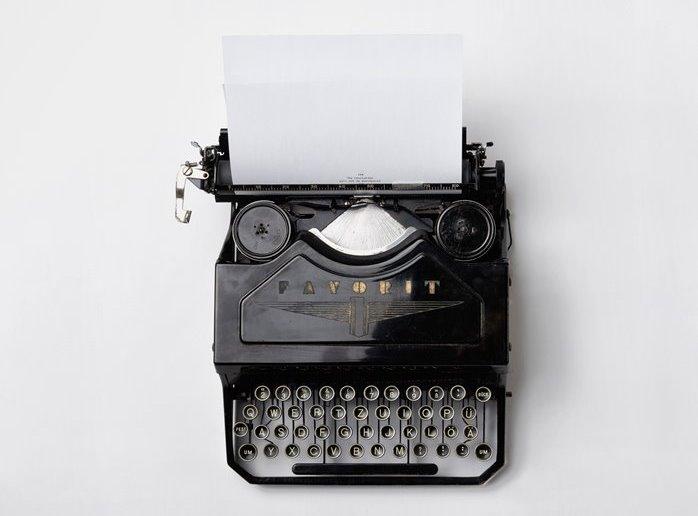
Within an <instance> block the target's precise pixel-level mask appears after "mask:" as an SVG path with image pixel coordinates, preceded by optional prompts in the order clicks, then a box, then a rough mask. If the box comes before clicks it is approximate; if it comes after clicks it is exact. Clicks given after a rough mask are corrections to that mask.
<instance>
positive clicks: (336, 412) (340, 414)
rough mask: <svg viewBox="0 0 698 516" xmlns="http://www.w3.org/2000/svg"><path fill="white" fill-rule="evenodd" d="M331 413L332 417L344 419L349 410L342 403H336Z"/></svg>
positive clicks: (336, 419) (337, 419)
mask: <svg viewBox="0 0 698 516" xmlns="http://www.w3.org/2000/svg"><path fill="white" fill-rule="evenodd" d="M330 415H331V416H332V419H334V420H335V421H339V420H340V419H344V416H346V415H347V411H346V410H345V409H344V407H342V406H341V405H335V406H334V407H332V410H330Z"/></svg>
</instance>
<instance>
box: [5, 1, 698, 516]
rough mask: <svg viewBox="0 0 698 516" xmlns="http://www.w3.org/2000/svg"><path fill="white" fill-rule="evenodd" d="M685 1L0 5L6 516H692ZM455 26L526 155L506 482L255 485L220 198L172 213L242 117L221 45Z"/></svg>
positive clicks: (693, 362) (520, 173) (490, 121)
mask: <svg viewBox="0 0 698 516" xmlns="http://www.w3.org/2000/svg"><path fill="white" fill-rule="evenodd" d="M697 16H698V11H697V8H696V7H695V6H694V4H690V3H687V2H686V3H684V2H673V3H672V2H663V3H659V2H657V3H650V2H632V3H630V2H622V3H620V2H616V3H612V2H576V3H570V2H554V1H550V2H540V1H531V2H520V3H518V2H511V3H509V2H506V3H500V2H473V3H469V4H466V3H465V2H452V3H446V2H430V3H425V4H418V3H416V2H405V1H395V2H390V3H376V2H351V3H347V4H346V5H339V4H337V5H333V4H331V3H330V2H312V3H311V2H288V1H285V0H284V1H279V2H250V3H249V4H244V3H241V2H233V1H230V0H227V1H226V2H220V3H214V2H203V3H201V2H187V3H175V4H171V3H164V2H163V3H157V2H129V1H126V0H124V1H121V2H118V3H115V4H114V5H113V6H106V5H103V4H101V3H98V2H82V3H78V2H75V3H71V4H61V3H52V2H44V3H41V4H38V3H36V4H28V3H26V2H5V3H3V4H2V7H0V17H1V18H2V20H3V22H4V23H3V30H2V32H0V38H1V39H2V44H1V45H0V55H1V57H0V59H1V60H2V70H3V80H2V82H1V83H0V91H1V92H2V94H1V95H0V113H2V116H0V142H2V143H1V144H0V145H2V164H1V165H0V170H1V172H0V173H1V174H2V188H0V208H1V211H0V213H1V214H2V216H3V222H2V223H1V224H0V242H2V252H1V253H0V274H1V275H2V276H1V277H2V289H1V290H0V292H1V294H0V314H2V315H0V321H1V324H0V343H1V346H2V347H1V352H2V355H1V356H0V379H2V380H1V381H2V384H1V388H0V513H1V514H3V515H5V514H7V515H24V514H47V515H49V514H50V515H59V514H60V515H63V514H66V515H68V514H70V515H76V514H85V515H95V514H99V515H105V514H114V515H124V514H129V515H131V514H139V515H140V514H143V515H153V514H167V515H174V514H220V515H231V514H240V515H247V514H250V515H252V514H255V515H256V514H279V515H281V514H290V515H295V514H318V513H320V514H323V513H329V514H332V515H336V516H340V515H350V514H362V515H364V514H377V515H386V514H404V515H425V514H442V513H443V514H454V515H455V514H468V515H473V516H474V515H483V514H512V515H518V514H532V515H540V514H584V515H587V514H604V515H605V514H650V515H657V514H692V513H694V512H695V505H696V502H698V490H696V488H695V485H694V484H695V478H696V476H697V475H698V465H697V460H698V459H697V458H696V457H697V456H698V441H697V440H696V438H695V436H696V432H697V430H698V415H697V409H696V405H697V403H696V397H697V396H698V379H697V377H696V373H697V371H698V346H697V343H698V318H697V317H696V307H697V304H698V303H697V302H696V299H697V298H698V278H697V275H696V253H697V252H698V235H697V232H696V228H695V226H696V221H697V220H698V205H697V204H696V202H695V199H696V192H697V191H698V184H697V181H698V180H697V177H698V174H697V173H696V168H697V166H696V164H697V163H698V146H696V141H698V127H697V120H698V95H696V91H697V90H698V77H697V76H696V62H698V60H697V58H698V55H697V54H698V50H697V46H696V36H695V27H694V23H695V19H696V18H697ZM420 31H423V32H463V33H464V34H465V49H466V50H465V64H464V72H465V73H464V77H465V89H464V93H465V99H466V102H465V104H464V106H463V110H464V113H467V115H468V116H467V124H468V125H469V127H470V128H471V129H470V135H471V137H472V138H473V139H474V140H476V141H477V140H487V139H492V140H494V141H495V142H496V146H495V147H494V149H492V151H491V156H493V157H498V158H502V159H505V160H506V162H507V173H508V185H509V200H510V205H511V209H512V211H513V222H514V231H515V239H516V243H515V247H514V250H513V255H512V261H513V275H514V278H513V280H514V285H513V289H512V299H511V308H512V318H511V338H512V342H513V346H514V350H513V354H512V369H513V371H514V372H513V374H512V378H511V380H512V388H513V390H514V398H512V400H511V404H510V412H509V414H510V415H509V420H508V422H509V445H510V446H509V466H508V467H507V469H506V470H504V471H503V472H502V473H501V475H500V476H499V477H498V478H496V479H495V480H494V481H493V483H492V484H491V485H488V486H485V487H483V488H458V487H453V488H438V487H437V488H434V487H432V488H429V487H424V488H422V487H402V488H399V487H395V488H386V487H377V488H369V487H359V488H357V487H349V488H335V487H322V488H315V489H312V488H291V487H282V488H260V487H254V486H250V485H247V484H245V483H244V482H243V481H242V480H241V479H240V478H238V477H236V476H235V475H234V474H233V473H232V471H230V470H229V469H228V467H227V466H226V464H225V454H224V442H223V407H222V403H221V389H220V385H219V381H218V378H217V376H216V375H215V373H214V370H213V366H212V365H211V352H210V346H211V342H212V327H213V263H214V260H215V258H216V256H217V254H218V251H219V249H220V246H221V243H222V241H223V237H224V233H225V231H226V227H227V222H228V216H229V214H228V210H227V209H226V206H224V205H214V204H213V202H212V201H213V200H212V199H211V197H210V196H206V195H203V194H201V193H196V192H195V193H194V195H192V196H191V198H190V200H191V202H192V208H193V210H194V212H193V215H192V221H191V224H189V226H183V225H181V224H177V223H176V222H175V220H174V217H173V206H174V175H175V172H176V170H177V166H178V164H179V163H181V162H182V161H183V160H184V159H191V158H193V157H194V154H193V152H192V150H190V148H189V147H188V142H189V140H190V139H192V138H197V139H199V141H201V142H202V143H211V142H213V141H215V138H216V137H217V134H218V128H219V127H222V126H223V125H224V124H225V107H224V103H223V99H222V96H221V94H220V91H221V87H220V85H221V82H222V70H221V66H220V65H221V55H220V36H221V35H222V34H230V33H235V32H245V33H249V34H255V33H314V32H318V33H319V32H322V33H347V32H366V33H377V32H383V33H388V32H404V33H410V32H420Z"/></svg>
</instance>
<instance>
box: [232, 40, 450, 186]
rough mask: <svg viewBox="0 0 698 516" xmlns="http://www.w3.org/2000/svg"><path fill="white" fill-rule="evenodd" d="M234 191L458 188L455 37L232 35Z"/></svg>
mask: <svg viewBox="0 0 698 516" xmlns="http://www.w3.org/2000/svg"><path fill="white" fill-rule="evenodd" d="M223 56H224V69H225V84H224V91H225V97H226V105H227V112H228V139H229V145H230V166H231V172H232V178H233V183H234V184H238V185H261V184H270V185H293V184H297V185H309V184H316V185H319V184H351V183H371V184H379V183H380V184H396V183H408V184H412V183H460V181H461V126H462V114H461V109H462V66H463V60H462V40H461V37H460V36H459V35H375V36H229V37H224V38H223Z"/></svg>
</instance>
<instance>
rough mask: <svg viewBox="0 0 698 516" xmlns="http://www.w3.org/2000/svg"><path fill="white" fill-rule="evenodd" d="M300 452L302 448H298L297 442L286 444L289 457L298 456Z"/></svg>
mask: <svg viewBox="0 0 698 516" xmlns="http://www.w3.org/2000/svg"><path fill="white" fill-rule="evenodd" d="M299 453H300V449H299V448H298V445H297V444H289V445H288V446H286V456H288V457H291V458H293V457H298V454H299Z"/></svg>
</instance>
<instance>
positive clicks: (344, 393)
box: [339, 385, 356, 401]
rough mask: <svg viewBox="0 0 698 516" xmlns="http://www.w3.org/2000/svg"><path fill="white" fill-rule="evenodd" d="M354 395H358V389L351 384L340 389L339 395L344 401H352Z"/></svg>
mask: <svg viewBox="0 0 698 516" xmlns="http://www.w3.org/2000/svg"><path fill="white" fill-rule="evenodd" d="M354 396H356V391H355V390H354V387H351V386H350V385H345V386H344V387H342V388H341V389H340V390H339V397H340V398H342V399H343V400H344V401H351V400H353V399H354Z"/></svg>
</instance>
